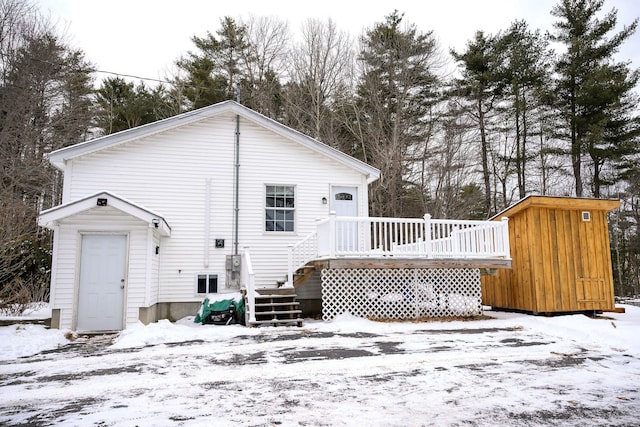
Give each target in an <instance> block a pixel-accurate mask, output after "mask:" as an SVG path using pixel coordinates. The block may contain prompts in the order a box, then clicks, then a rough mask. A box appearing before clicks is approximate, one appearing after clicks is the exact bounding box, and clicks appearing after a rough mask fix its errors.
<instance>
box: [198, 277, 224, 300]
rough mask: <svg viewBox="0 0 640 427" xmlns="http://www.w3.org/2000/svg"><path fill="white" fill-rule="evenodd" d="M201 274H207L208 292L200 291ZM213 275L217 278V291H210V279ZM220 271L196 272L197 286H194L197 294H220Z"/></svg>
mask: <svg viewBox="0 0 640 427" xmlns="http://www.w3.org/2000/svg"><path fill="white" fill-rule="evenodd" d="M200 276H206V277H207V278H206V280H207V281H206V285H205V286H206V292H198V280H199V279H200ZM212 277H215V278H216V291H215V292H210V289H211V288H210V285H211V283H210V280H211V278H212ZM220 277H221V275H220V273H217V272H211V271H199V272H197V273H196V274H195V288H194V293H195V295H196V296H202V295H209V294H218V293H220V289H221V282H220Z"/></svg>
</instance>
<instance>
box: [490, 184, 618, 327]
mask: <svg viewBox="0 0 640 427" xmlns="http://www.w3.org/2000/svg"><path fill="white" fill-rule="evenodd" d="M619 206H620V202H619V201H618V200H602V199H586V198H571V197H548V196H528V197H526V198H524V199H522V200H521V201H519V202H518V203H516V204H515V205H513V206H511V207H510V208H508V209H506V210H505V211H503V212H501V213H499V214H498V215H496V216H495V218H494V219H495V220H500V219H501V218H503V217H507V218H509V239H510V242H511V257H512V260H513V262H512V269H510V270H508V269H505V270H499V271H498V273H497V274H496V275H495V276H484V277H483V279H482V295H483V304H485V305H488V306H492V307H494V308H495V309H511V310H521V311H527V312H533V313H545V314H550V313H561V312H580V311H611V310H615V301H614V292H613V272H612V267H611V251H610V247H609V232H608V224H607V212H609V211H611V210H612V209H616V208H618V207H619Z"/></svg>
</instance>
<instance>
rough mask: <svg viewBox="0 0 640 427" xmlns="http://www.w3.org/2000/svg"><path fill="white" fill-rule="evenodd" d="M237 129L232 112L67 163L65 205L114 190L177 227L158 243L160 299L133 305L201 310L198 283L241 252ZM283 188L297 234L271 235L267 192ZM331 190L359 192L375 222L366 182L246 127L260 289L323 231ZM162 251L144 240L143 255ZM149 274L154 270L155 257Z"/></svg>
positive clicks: (246, 223)
mask: <svg viewBox="0 0 640 427" xmlns="http://www.w3.org/2000/svg"><path fill="white" fill-rule="evenodd" d="M235 125H236V117H235V115H234V114H231V113H225V114H221V115H219V116H217V117H214V118H209V119H204V120H202V121H201V122H197V123H195V124H191V125H187V126H183V127H180V128H176V129H173V130H169V131H166V132H164V133H161V134H157V135H152V136H149V137H146V138H141V139H139V140H136V141H131V142H128V143H126V144H121V145H118V146H114V147H111V148H107V149H104V150H101V151H99V152H96V153H93V154H86V155H84V156H82V157H79V158H76V159H74V160H72V161H69V162H68V163H71V164H70V165H68V167H67V171H66V172H65V196H66V197H68V199H67V200H65V202H67V201H69V200H76V199H78V198H82V197H86V196H87V195H89V194H93V193H96V192H99V191H110V192H112V193H114V194H117V195H119V196H121V197H123V198H125V199H127V200H129V201H131V202H133V203H135V204H137V205H140V206H142V207H144V208H146V209H149V210H151V211H154V212H157V213H158V214H159V215H162V216H163V217H164V219H165V220H166V222H167V223H168V224H169V226H170V227H171V237H163V238H162V239H161V240H160V241H159V243H158V244H157V246H160V254H159V256H155V255H154V256H153V257H152V259H151V271H152V272H153V271H154V269H156V268H157V269H158V270H157V271H158V277H157V281H158V283H159V287H158V288H154V286H153V282H154V281H155V280H156V279H155V278H153V277H152V278H150V280H149V281H148V283H151V286H152V288H151V291H150V292H147V293H145V292H142V293H141V294H140V295H138V294H137V290H136V289H132V291H133V294H132V296H131V297H132V298H133V300H135V301H137V299H138V298H140V299H141V300H142V301H144V298H145V295H146V299H147V303H149V304H154V303H156V302H192V301H198V300H200V297H198V296H197V295H194V277H196V274H197V273H198V272H202V271H207V270H208V271H217V272H224V271H225V256H226V255H230V254H232V253H233V249H234V248H233V217H234V206H233V199H234V198H233V184H232V181H233V175H234V155H233V153H234V144H235V131H236V129H235ZM208 180H210V183H211V184H210V186H208V185H207V181H208ZM277 183H285V184H288V185H295V226H294V232H293V233H268V232H265V185H267V184H277ZM331 185H344V186H356V187H358V192H359V194H362V195H363V197H361V198H360V199H361V200H359V205H360V215H366V214H367V200H366V194H367V182H366V177H365V176H364V175H362V174H361V173H360V172H358V171H356V170H354V169H352V168H350V167H348V166H345V165H343V164H342V163H339V162H337V161H336V160H333V159H331V158H329V157H327V156H326V155H324V154H321V153H319V152H315V151H313V150H311V149H309V148H307V147H304V146H302V145H301V144H299V143H298V142H295V141H292V140H289V139H285V138H283V137H281V136H279V135H277V134H275V133H273V132H272V131H270V130H267V129H265V128H263V127H261V126H258V125H256V124H254V123H253V122H251V121H249V120H247V119H245V118H241V120H240V181H239V187H240V201H239V213H238V215H239V223H240V230H239V245H238V246H239V249H240V251H242V250H243V248H244V247H246V246H248V247H250V250H251V254H252V258H253V262H254V270H255V272H256V280H257V285H258V286H274V285H275V284H276V281H278V280H283V279H284V278H285V276H286V270H287V245H288V244H290V243H295V242H297V241H299V240H301V239H302V238H304V237H305V236H306V235H308V234H309V233H310V232H311V231H312V230H314V228H315V220H316V219H317V218H321V217H325V216H327V215H328V214H329V206H328V205H324V204H322V198H323V197H329V196H330V194H329V193H330V187H331ZM207 188H209V189H210V197H211V199H210V206H211V208H210V209H211V210H210V212H209V215H205V207H206V197H205V194H206V191H207ZM206 219H208V220H209V227H208V230H209V235H208V236H205V230H206V229H207V227H205V220H206ZM97 225H99V222H98V223H97V224H96V226H97ZM145 236H146V231H145ZM215 239H224V240H225V247H224V248H216V247H215ZM207 242H208V259H205V256H207V251H205V248H204V245H205V243H207ZM155 246H156V243H155V242H154V244H153V245H148V244H147V242H146V240H145V246H144V249H146V248H147V247H155ZM144 249H142V250H143V251H144ZM145 260H146V261H145ZM65 262H66V261H65ZM71 265H72V264H71ZM142 265H144V266H147V265H148V260H147V259H146V257H144V258H143V262H142ZM147 269H148V268H147ZM152 274H155V273H152ZM224 276H225V275H224V274H220V276H219V279H218V289H219V290H224V289H225V283H224ZM61 298H62V297H61ZM130 305H131V304H130Z"/></svg>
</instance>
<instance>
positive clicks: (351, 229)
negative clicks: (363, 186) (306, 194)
mask: <svg viewBox="0 0 640 427" xmlns="http://www.w3.org/2000/svg"><path fill="white" fill-rule="evenodd" d="M331 210H333V211H334V212H335V213H336V216H358V189H357V188H356V187H332V188H331ZM357 249H358V224H357V223H356V222H348V223H345V222H339V221H338V223H337V224H336V250H337V251H338V252H343V253H344V252H350V251H355V250H357Z"/></svg>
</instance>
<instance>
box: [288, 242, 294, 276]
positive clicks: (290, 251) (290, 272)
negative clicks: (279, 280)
mask: <svg viewBox="0 0 640 427" xmlns="http://www.w3.org/2000/svg"><path fill="white" fill-rule="evenodd" d="M287 248H288V252H289V268H288V270H287V284H288V285H289V286H291V287H293V244H290V245H288V247H287Z"/></svg>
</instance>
